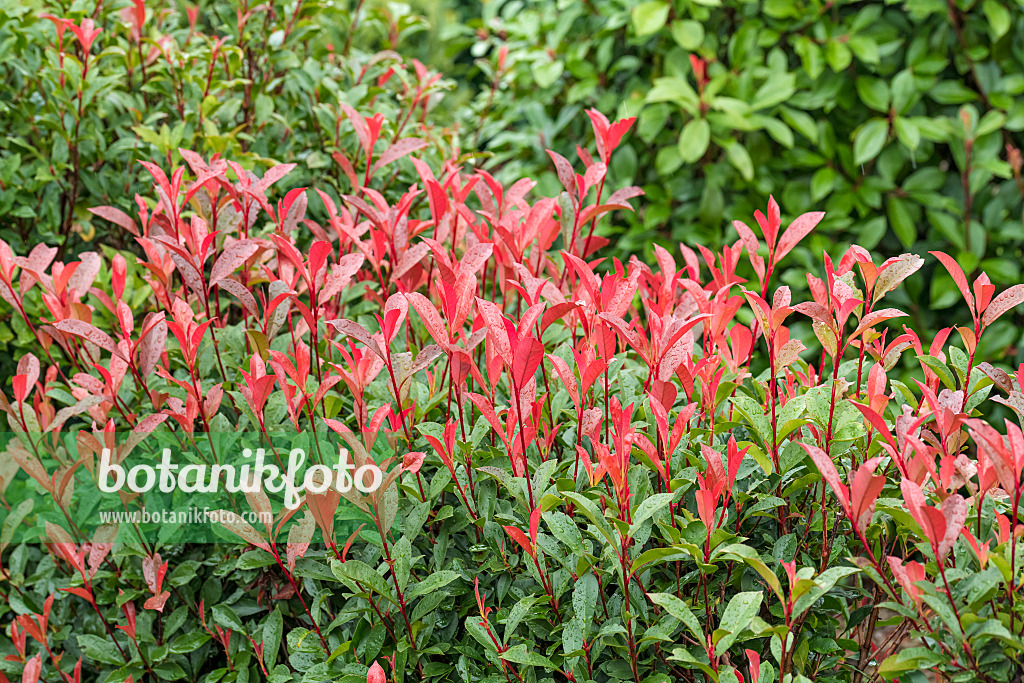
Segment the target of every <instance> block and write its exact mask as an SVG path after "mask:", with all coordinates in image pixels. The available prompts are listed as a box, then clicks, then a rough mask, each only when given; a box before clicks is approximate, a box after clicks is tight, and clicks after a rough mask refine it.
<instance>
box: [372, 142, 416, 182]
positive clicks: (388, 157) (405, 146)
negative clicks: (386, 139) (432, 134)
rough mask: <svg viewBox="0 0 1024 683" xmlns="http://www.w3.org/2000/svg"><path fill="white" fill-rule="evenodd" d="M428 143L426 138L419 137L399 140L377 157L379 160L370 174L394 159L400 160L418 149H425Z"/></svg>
mask: <svg viewBox="0 0 1024 683" xmlns="http://www.w3.org/2000/svg"><path fill="white" fill-rule="evenodd" d="M427 144H428V143H427V141H426V140H421V139H419V138H403V139H401V140H399V141H398V142H396V143H395V144H393V145H391V146H390V147H388V148H387V149H386V150H384V153H383V154H381V155H380V158H379V159H377V162H376V163H375V164H374V165H373V167H372V168H371V169H370V175H373V174H374V173H376V172H377V171H378V170H379V169H382V168H384V167H385V166H387V165H388V164H390V163H392V162H393V161H398V160H399V159H401V158H402V157H404V156H406V155H407V154H412V153H413V152H415V151H417V150H420V149H423V148H424V147H426V146H427Z"/></svg>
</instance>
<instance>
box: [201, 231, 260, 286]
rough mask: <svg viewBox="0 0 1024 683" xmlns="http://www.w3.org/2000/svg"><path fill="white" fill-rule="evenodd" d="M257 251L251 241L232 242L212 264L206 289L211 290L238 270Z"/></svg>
mask: <svg viewBox="0 0 1024 683" xmlns="http://www.w3.org/2000/svg"><path fill="white" fill-rule="evenodd" d="M259 249H260V247H259V245H258V244H257V243H256V242H254V241H253V240H248V239H243V240H238V241H235V242H232V243H231V244H230V245H228V247H227V248H225V249H224V251H223V252H222V253H221V255H220V256H219V257H217V262H216V263H214V264H213V269H212V270H211V271H210V283H209V284H208V285H207V288H208V289H213V286H214V285H215V284H217V283H218V282H220V281H221V280H223V279H224V278H226V277H227V276H229V275H231V274H232V273H233V272H235V271H236V270H238V268H239V266H241V265H242V264H243V263H245V262H246V261H247V260H249V259H250V258H251V257H252V255H253V254H255V253H256V252H257V251H259Z"/></svg>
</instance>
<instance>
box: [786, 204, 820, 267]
mask: <svg viewBox="0 0 1024 683" xmlns="http://www.w3.org/2000/svg"><path fill="white" fill-rule="evenodd" d="M824 217H825V212H824V211H811V212H809V213H805V214H803V215H800V216H797V218H796V220H794V221H793V222H792V223H790V224H789V227H788V228H786V232H784V233H782V238H781V239H780V240H779V245H778V246H777V247H776V248H775V262H776V263H778V262H779V261H781V260H782V257H783V256H785V255H786V254H788V253H789V252H790V251H791V250H792V249H793V247H795V246H796V245H797V244H799V243H800V240H802V239H803V238H804V237H806V236H807V234H808V233H809V232H810V231H811V230H814V227H815V226H816V225H818V223H820V222H821V219H822V218H824Z"/></svg>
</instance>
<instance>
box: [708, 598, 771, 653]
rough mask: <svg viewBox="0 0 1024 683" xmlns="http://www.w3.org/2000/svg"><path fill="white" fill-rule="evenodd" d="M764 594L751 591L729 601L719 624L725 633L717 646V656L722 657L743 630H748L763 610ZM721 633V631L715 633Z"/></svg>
mask: <svg viewBox="0 0 1024 683" xmlns="http://www.w3.org/2000/svg"><path fill="white" fill-rule="evenodd" d="M762 595H763V594H762V593H760V592H757V591H749V592H745V593H737V594H736V595H734V596H733V597H732V600H730V601H729V604H728V605H726V607H725V612H723V613H722V619H721V621H720V622H719V629H720V630H721V631H724V632H725V633H724V634H722V637H721V639H720V640H719V641H718V642H717V644H716V645H715V654H716V655H717V656H721V655H722V653H723V652H725V651H726V650H728V649H729V647H730V646H731V645H732V644H733V643H734V642H736V639H737V638H738V637H739V635H740V633H741V632H742V631H743V629H745V628H747V626H748V625H749V624H750V621H751V619H753V618H754V617H755V616H756V615H757V613H758V611H759V610H760V609H761V598H762ZM715 633H719V631H717V630H716V631H715Z"/></svg>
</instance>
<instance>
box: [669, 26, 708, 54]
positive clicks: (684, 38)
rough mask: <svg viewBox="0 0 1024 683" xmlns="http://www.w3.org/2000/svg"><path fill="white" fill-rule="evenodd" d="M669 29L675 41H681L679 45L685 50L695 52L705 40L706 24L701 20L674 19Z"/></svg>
mask: <svg viewBox="0 0 1024 683" xmlns="http://www.w3.org/2000/svg"><path fill="white" fill-rule="evenodd" d="M669 30H670V31H671V32H672V37H673V38H674V39H675V41H676V42H677V43H679V47H681V48H683V49H684V50H689V51H690V52H693V51H695V50H696V49H697V48H699V47H700V46H701V43H703V42H704V25H703V24H701V23H700V22H699V21H693V20H691V19H687V20H685V21H673V22H672V26H671V27H670V29H669Z"/></svg>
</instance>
